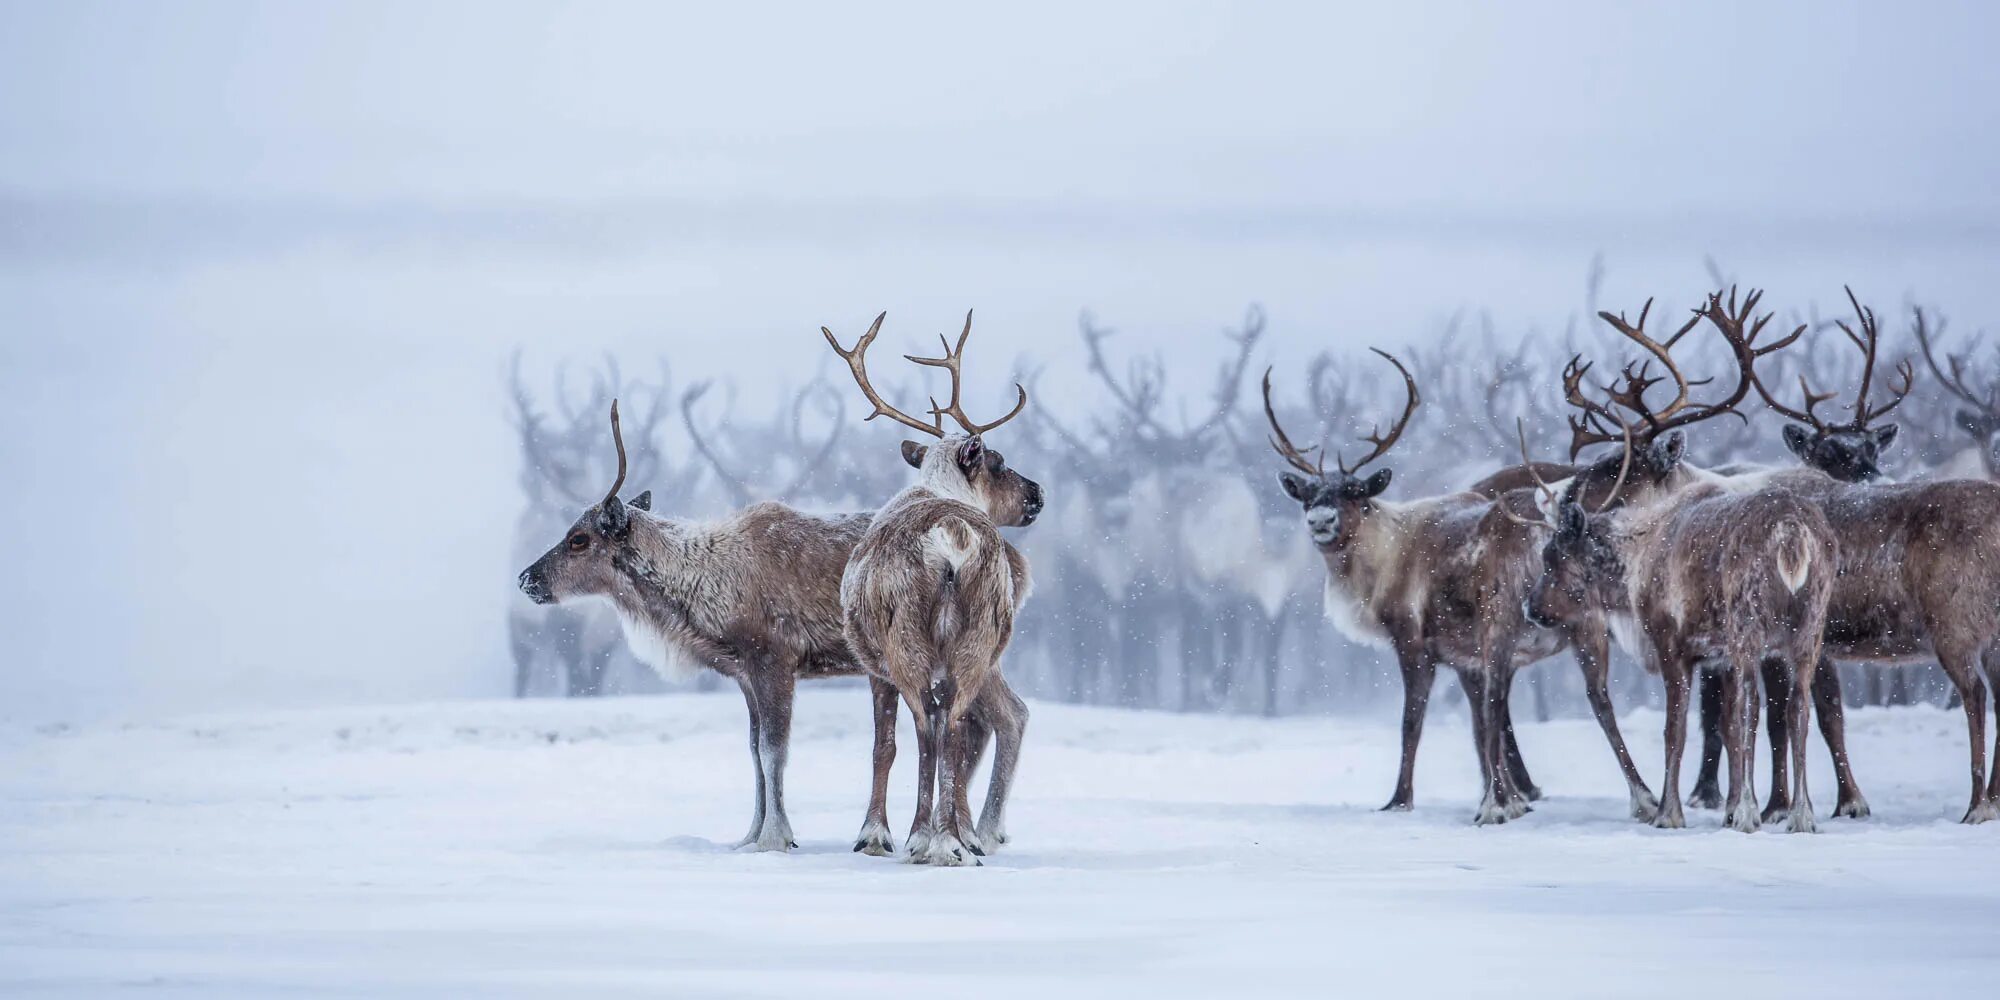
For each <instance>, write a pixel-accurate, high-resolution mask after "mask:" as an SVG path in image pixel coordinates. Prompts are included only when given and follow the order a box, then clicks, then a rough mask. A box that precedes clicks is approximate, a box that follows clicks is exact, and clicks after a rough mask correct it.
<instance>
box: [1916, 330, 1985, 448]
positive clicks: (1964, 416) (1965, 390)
mask: <svg viewBox="0 0 2000 1000" xmlns="http://www.w3.org/2000/svg"><path fill="white" fill-rule="evenodd" d="M1912 313H1913V322H1912V330H1913V332H1914V333H1915V334H1916V337H1917V343H1918V344H1919V345H1921V346H1922V347H1923V352H1924V363H1925V364H1926V365H1928V366H1930V370H1931V374H1932V375H1934V376H1936V377H1937V381H1938V385H1940V386H1943V387H1944V390H1945V391H1946V392H1948V393H1950V394H1951V395H1952V396H1955V397H1957V399H1958V400H1959V401H1960V402H1962V403H1964V404H1966V405H1967V406H1969V407H1971V409H1962V410H1959V411H1957V413H1955V414H1954V415H1953V416H1954V420H1955V422H1956V424H1957V425H1958V428H1959V429H1960V430H1962V431H1964V432H1965V433H1967V434H1969V435H1971V436H1972V441H1973V443H1972V446H1971V447H1968V448H1963V449H1960V450H1959V451H1958V452H1957V454H1955V455H1953V456H1952V457H1951V458H1950V459H1948V460H1947V461H1946V462H1945V463H1944V465H1943V466H1941V467H1940V468H1939V469H1938V470H1937V471H1936V473H1935V474H1934V475H1933V478H1936V479H2000V379H1996V380H1994V381H1992V382H1990V383H1988V385H1987V388H1986V391H1985V392H1984V393H1979V392H1974V391H1973V390H1972V387H1971V386H1970V385H1968V384H1967V382H1966V378H1967V376H1966V367H1967V356H1966V355H1965V354H1947V355H1946V356H1945V367H1949V368H1950V369H1951V373H1950V374H1949V375H1947V374H1945V367H1940V366H1939V365H1938V363H1937V355H1936V353H1935V352H1934V351H1933V349H1932V346H1931V341H1932V338H1933V337H1935V336H1936V335H1937V334H1939V333H1942V332H1944V324H1943V323H1942V322H1940V323H1939V324H1938V329H1937V330H1936V331H1932V330H1931V328H1930V319H1929V317H1927V316H1925V315H1924V311H1923V309H1921V308H1917V309H1913V310H1912Z"/></svg>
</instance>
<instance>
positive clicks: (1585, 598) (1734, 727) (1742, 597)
mask: <svg viewBox="0 0 2000 1000" xmlns="http://www.w3.org/2000/svg"><path fill="white" fill-rule="evenodd" d="M1627 458H1628V460H1629V458H1630V451H1629V448H1628V453H1627ZM1615 493H1616V491H1615V490H1614V491H1613V494H1614V495H1615ZM1553 528H1554V534H1553V536H1552V537H1550V539H1549V541H1548V543H1547V544H1546V546H1545V547H1544V548H1543V550H1542V560H1543V566H1544V571H1543V574H1542V578H1541V579H1540V580H1539V581H1538V582H1537V583H1536V584H1535V587H1534V591H1533V593H1532V594H1531V595H1530V597H1529V600H1528V613H1529V614H1530V615H1531V616H1532V617H1533V618H1534V620H1535V621H1536V622H1537V623H1539V624H1543V625H1545V626H1548V627H1551V628H1556V627H1562V626H1564V625H1569V624H1572V623H1574V622H1577V621H1581V620H1587V619H1589V618H1591V617H1593V616H1595V615H1600V614H1602V615H1607V616H1611V617H1612V618H1613V620H1614V621H1619V620H1622V621H1623V622H1624V623H1625V627H1626V628H1627V629H1629V630H1631V631H1632V632H1633V633H1635V634H1637V635H1639V636H1642V637H1643V644H1642V649H1643V650H1644V651H1645V652H1646V654H1647V660H1648V662H1649V665H1651V666H1652V667H1654V668H1656V669H1657V670H1658V671H1659V672H1660V674H1661V676H1662V677H1663V678H1664V679H1665V681H1666V685H1667V722H1666V744H1667V761H1666V764H1667V767H1666V775H1665V777H1664V778H1662V779H1661V795H1662V796H1663V798H1662V801H1661V804H1660V811H1659V814H1658V816H1656V817H1655V818H1654V820H1653V825H1655V826H1659V827H1668V828H1678V827H1682V826H1685V825H1686V818H1685V815H1684V814H1683V812H1682V809H1681V796H1680V790H1681V786H1680V765H1681V756H1682V752H1683V750H1684V749H1685V746H1686V742H1687V701H1688V690H1689V684H1690V680H1691V675H1692V673H1693V672H1694V671H1695V670H1696V669H1697V666H1698V665H1699V664H1702V663H1704V662H1716V661H1720V662H1721V663H1722V664H1724V667H1723V669H1722V670H1721V671H1720V676H1721V677H1722V678H1723V679H1724V686H1723V690H1724V704H1725V711H1724V714H1723V729H1724V733H1725V735H1726V740H1725V747H1726V749H1727V751H1728V755H1729V799H1728V803H1727V817H1728V818H1727V820H1726V823H1727V825H1728V826H1729V827H1730V828H1731V829H1734V830H1742V831H1744V832H1750V831H1754V830H1756V829H1757V828H1758V826H1759V825H1760V824H1761V823H1762V819H1761V817H1760V816H1759V814H1758V812H1757V798H1756V795H1755V793H1754V791H1753V790H1752V789H1751V782H1750V770H1751V767H1750V764H1751V762H1750V755H1751V736H1750V733H1749V724H1750V723H1749V718H1748V715H1749V703H1748V700H1747V698H1748V693H1749V691H1750V687H1751V685H1752V684H1754V683H1756V670H1757V665H1758V664H1759V662H1760V661H1762V660H1763V659H1764V658H1766V657H1777V658H1780V659H1782V660H1783V661H1784V663H1785V664H1786V666H1787V667H1788V668H1789V669H1790V670H1791V676H1792V677H1794V678H1796V681H1795V684H1796V687H1797V689H1798V690H1797V696H1796V697H1795V698H1794V699H1793V700H1792V701H1791V703H1790V704H1791V706H1792V713H1793V719H1792V728H1793V730H1794V731H1795V732H1804V731H1805V725H1806V719H1805V715H1806V712H1807V710H1808V704H1809V702H1808V701H1807V697H1808V688H1809V687H1810V685H1811V683H1812V674H1813V668H1814V666H1815V665H1816V664H1818V662H1819V648H1820V635H1821V632H1822V630H1823V629H1824V627H1825V623H1826V609H1827V601H1828V599H1829V597H1830V596H1831V594H1832V592H1833V575H1834V571H1835V559H1836V556H1835V550H1836V545H1835V543H1834V540H1833V530H1832V529H1831V528H1830V527H1829V526H1828V525H1827V522H1826V518H1825V516H1824V515H1822V514H1821V513H1820V512H1819V509H1818V508H1817V507H1815V506H1813V505H1812V504H1811V503H1808V502H1806V501H1805V500H1802V499H1800V498H1799V497H1797V496H1794V495H1793V494H1791V493H1790V492H1789V491H1786V490H1783V489H1767V490H1763V491H1760V492H1757V493H1754V494H1750V495H1739V494H1733V493H1730V492H1728V491H1726V490H1724V489H1722V488H1721V487H1718V486H1715V485H1713V484H1703V485H1698V486H1692V487H1689V488H1688V489H1686V490H1683V491H1680V492H1678V493H1675V494H1667V495H1663V496H1661V497H1660V498H1659V499H1658V501H1657V502H1654V503H1650V504H1639V505H1634V504H1631V503H1629V502H1628V503H1627V504H1626V505H1624V506H1621V507H1619V508H1617V509H1615V510H1613V511H1610V512H1609V513H1601V514H1588V513H1586V512H1585V511H1584V508H1583V506H1582V505H1581V504H1579V503H1576V502H1575V501H1567V502H1564V503H1563V504H1561V506H1560V507H1559V508H1558V511H1557V518H1556V523H1555V524H1554V525H1553ZM1792 752H1793V758H1794V760H1793V763H1794V765H1796V766H1795V769H1794V772H1793V787H1792V796H1791V798H1792V809H1791V828H1792V830H1793V831H1794V832H1811V831H1812V830H1813V829H1814V824H1813V813H1812V799H1811V797H1810V796H1809V795H1808V794H1807V791H1806V775H1805V741H1804V740H1796V741H1794V742H1793V747H1792Z"/></svg>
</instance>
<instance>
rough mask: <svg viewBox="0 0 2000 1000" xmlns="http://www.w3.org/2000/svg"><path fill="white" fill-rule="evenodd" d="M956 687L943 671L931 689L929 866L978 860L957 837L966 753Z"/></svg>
mask: <svg viewBox="0 0 2000 1000" xmlns="http://www.w3.org/2000/svg"><path fill="white" fill-rule="evenodd" d="M958 690H959V685H958V681H957V679H956V678H955V677H954V676H952V672H951V671H949V670H948V671H946V673H945V676H944V679H943V680H941V681H939V682H938V683H937V684H936V685H934V686H933V687H932V688H931V691H932V694H931V703H932V706H933V707H934V708H935V710H936V714H934V715H933V716H932V718H931V728H932V729H933V730H935V731H936V732H937V743H938V751H937V754H936V758H937V769H938V778H937V780H938V806H939V810H940V811H939V813H938V820H937V829H936V832H935V833H933V834H932V835H931V843H930V858H929V861H930V863H931V864H934V865H940V866H944V867H952V868H955V867H959V866H962V865H967V864H972V865H977V864H979V858H978V857H977V856H975V855H974V854H973V853H972V852H971V851H970V850H968V849H967V848H966V845H965V840H964V838H963V837H961V836H960V834H959V831H960V827H959V825H958V821H959V810H958V803H959V801H960V800H961V799H963V798H964V791H963V788H962V786H963V784H964V781H965V774H964V768H965V763H966V761H967V760H968V759H969V756H970V755H969V754H967V753H966V749H965V739H966V724H965V715H966V711H965V708H966V706H961V705H960V704H959V703H958Z"/></svg>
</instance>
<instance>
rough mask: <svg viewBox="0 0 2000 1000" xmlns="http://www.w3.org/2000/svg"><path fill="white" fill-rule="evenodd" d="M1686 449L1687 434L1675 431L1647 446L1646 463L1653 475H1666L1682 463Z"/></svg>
mask: <svg viewBox="0 0 2000 1000" xmlns="http://www.w3.org/2000/svg"><path fill="white" fill-rule="evenodd" d="M1686 450H1687V436H1686V435H1684V434H1682V433H1681V432H1680V431H1674V432H1672V433H1670V434H1668V435H1667V436H1666V437H1663V438H1661V439H1659V440H1658V441H1655V442H1653V443H1652V444H1651V445H1650V446H1648V447H1647V448H1646V464H1647V466H1649V467H1650V468H1651V469H1652V470H1653V475H1656V476H1664V475H1666V474H1667V473H1669V472H1672V471H1674V467H1675V466H1678V465H1680V464H1681V453H1682V452H1684V451H1686Z"/></svg>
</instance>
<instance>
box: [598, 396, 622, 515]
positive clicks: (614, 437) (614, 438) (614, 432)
mask: <svg viewBox="0 0 2000 1000" xmlns="http://www.w3.org/2000/svg"><path fill="white" fill-rule="evenodd" d="M611 443H612V444H615V445H617V446H618V478H617V479H614V480H612V481H611V490H610V491H609V492H607V493H605V494H604V500H603V501H602V503H607V504H608V503H613V502H615V501H617V499H618V490H619V489H620V488H621V487H623V486H624V485H625V433H624V432H623V431H621V430H619V429H618V401H617V400H615V399H614V400H612V401H611Z"/></svg>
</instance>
